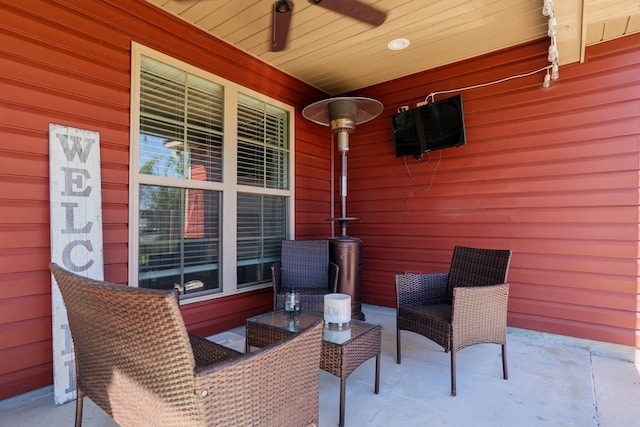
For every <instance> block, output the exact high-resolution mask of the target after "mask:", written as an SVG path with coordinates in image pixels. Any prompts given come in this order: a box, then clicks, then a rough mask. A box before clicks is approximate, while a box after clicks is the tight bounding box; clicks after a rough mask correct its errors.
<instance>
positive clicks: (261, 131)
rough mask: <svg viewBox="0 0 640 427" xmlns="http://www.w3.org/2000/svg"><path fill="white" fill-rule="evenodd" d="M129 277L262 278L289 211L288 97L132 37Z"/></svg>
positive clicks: (223, 289)
mask: <svg viewBox="0 0 640 427" xmlns="http://www.w3.org/2000/svg"><path fill="white" fill-rule="evenodd" d="M133 57H134V60H133V66H132V70H133V72H132V75H133V82H132V126H131V127H132V142H131V165H132V167H131V212H130V224H131V225H132V227H131V231H130V268H129V269H130V276H131V277H130V282H131V283H133V284H135V283H137V284H138V286H141V287H148V288H159V289H174V288H176V289H179V291H180V293H181V295H182V296H181V298H183V299H190V300H191V299H193V300H198V299H201V298H199V297H210V296H211V294H217V295H228V294H232V293H235V292H237V291H239V290H245V289H253V288H256V287H260V286H268V284H269V283H270V281H271V270H270V266H271V264H272V263H273V262H275V261H277V260H279V256H280V241H281V240H282V239H286V238H287V236H288V234H289V230H290V228H291V224H290V222H291V218H292V214H291V212H292V209H293V206H292V205H293V203H292V190H291V188H292V185H291V179H290V177H291V176H292V170H291V167H292V159H291V152H292V151H291V134H292V131H291V129H292V128H293V124H292V119H291V116H292V113H293V109H292V108H291V107H290V106H287V105H283V104H282V103H280V102H278V101H275V100H273V99H269V98H268V97H265V96H263V95H260V94H257V93H254V92H252V91H250V90H249V89H247V88H243V87H240V86H238V85H235V84H233V83H231V82H228V81H225V80H224V79H221V78H219V77H216V76H214V75H211V74H208V73H206V72H204V71H202V70H199V69H197V68H194V67H191V66H189V65H187V64H184V63H181V62H179V61H177V60H175V59H172V58H169V57H166V56H164V55H162V54H159V53H157V52H154V51H152V50H150V49H147V48H144V47H143V46H140V45H137V44H134V49H133Z"/></svg>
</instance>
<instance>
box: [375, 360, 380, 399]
mask: <svg viewBox="0 0 640 427" xmlns="http://www.w3.org/2000/svg"><path fill="white" fill-rule="evenodd" d="M379 391H380V355H377V356H376V388H375V392H376V394H378V392H379Z"/></svg>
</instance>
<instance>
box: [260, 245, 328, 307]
mask: <svg viewBox="0 0 640 427" xmlns="http://www.w3.org/2000/svg"><path fill="white" fill-rule="evenodd" d="M271 273H272V280H273V309H274V310H279V309H281V308H283V307H284V299H285V294H286V293H287V292H288V291H289V290H291V289H293V288H295V289H296V290H297V291H299V292H300V304H301V306H302V309H303V310H304V309H307V310H315V311H324V296H325V295H326V294H329V293H334V292H336V289H337V288H338V265H337V264H336V263H333V262H330V261H329V241H328V240H283V241H282V255H281V257H280V262H277V263H275V264H273V265H272V266H271Z"/></svg>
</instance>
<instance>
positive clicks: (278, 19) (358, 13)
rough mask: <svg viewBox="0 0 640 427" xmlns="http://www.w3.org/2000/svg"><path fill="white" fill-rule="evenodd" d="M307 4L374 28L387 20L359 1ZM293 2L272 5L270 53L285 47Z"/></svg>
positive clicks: (320, 0) (319, 0)
mask: <svg viewBox="0 0 640 427" xmlns="http://www.w3.org/2000/svg"><path fill="white" fill-rule="evenodd" d="M309 3H311V4H313V5H317V6H320V7H324V8H325V9H328V10H331V11H333V12H337V13H340V14H342V15H345V16H348V17H350V18H353V19H356V20H358V21H362V22H366V23H367V24H371V25H373V26H375V27H377V26H379V25H382V23H383V22H384V21H385V19H387V14H386V12H383V11H381V10H379V9H376V8H375V7H373V6H370V5H368V4H366V3H362V2H361V1H359V0H309ZM292 11H293V2H292V1H290V0H277V1H276V2H275V3H274V4H273V22H272V27H271V51H272V52H279V51H281V50H284V49H285V47H286V45H287V35H288V34H289V25H290V24H291V13H292Z"/></svg>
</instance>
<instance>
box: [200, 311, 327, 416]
mask: <svg viewBox="0 0 640 427" xmlns="http://www.w3.org/2000/svg"><path fill="white" fill-rule="evenodd" d="M322 329H323V324H322V321H321V320H319V321H317V322H315V323H314V324H313V325H311V326H310V327H308V328H307V329H305V330H303V331H302V332H300V333H298V334H295V335H292V336H291V337H290V338H288V339H286V340H285V341H281V342H279V343H277V344H274V345H270V346H268V347H265V348H264V349H262V350H260V351H256V352H253V353H248V354H245V355H244V356H242V357H240V358H238V359H234V360H231V361H228V362H223V363H220V364H217V365H213V366H209V367H206V368H203V369H199V370H197V371H196V387H197V388H196V390H197V392H198V395H199V396H201V398H202V402H203V405H204V410H205V421H206V425H221V426H227V425H247V426H248V425H274V426H275V425H278V426H279V425H318V405H319V402H318V393H319V383H318V381H319V370H320V352H321V349H322V344H321V343H322Z"/></svg>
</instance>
